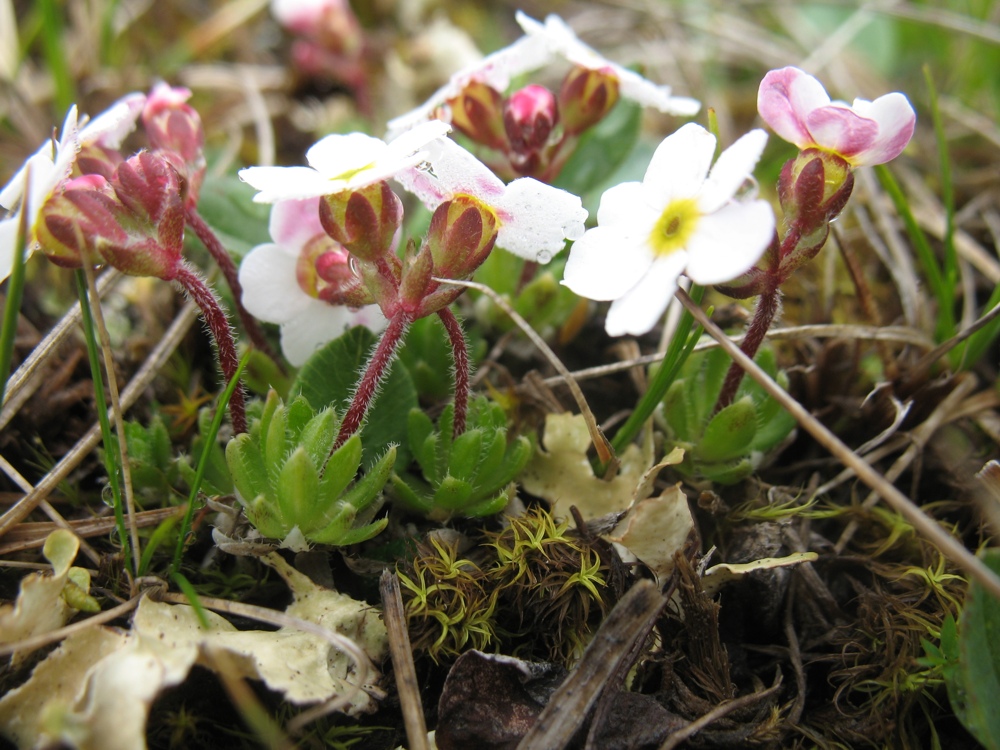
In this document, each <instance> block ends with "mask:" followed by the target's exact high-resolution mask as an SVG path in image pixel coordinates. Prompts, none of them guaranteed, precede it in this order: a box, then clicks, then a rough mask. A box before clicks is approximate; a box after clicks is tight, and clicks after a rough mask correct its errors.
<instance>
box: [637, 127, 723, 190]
mask: <svg viewBox="0 0 1000 750" xmlns="http://www.w3.org/2000/svg"><path fill="white" fill-rule="evenodd" d="M713 156H715V136H714V135H712V134H711V133H709V132H708V131H707V130H705V128H703V127H701V125H696V124H695V123H693V122H689V123H688V124H687V125H685V126H684V127H682V128H681V129H680V130H678V131H677V132H676V133H674V134H673V135H669V136H667V137H666V138H665V139H664V140H663V142H662V143H661V144H660V145H659V146H657V148H656V151H655V153H654V154H653V158H652V159H651V160H650V162H649V167H648V168H647V169H646V176H645V177H643V179H642V184H643V186H645V188H646V189H647V190H648V191H649V192H650V196H651V199H652V200H654V201H655V202H656V203H657V204H658V205H660V206H666V205H667V203H669V202H670V201H671V200H673V199H674V198H692V197H694V196H696V195H697V194H698V193H699V191H700V190H701V187H702V185H703V184H704V182H705V176H706V175H707V174H708V168H709V167H710V166H711V165H712V157H713Z"/></svg>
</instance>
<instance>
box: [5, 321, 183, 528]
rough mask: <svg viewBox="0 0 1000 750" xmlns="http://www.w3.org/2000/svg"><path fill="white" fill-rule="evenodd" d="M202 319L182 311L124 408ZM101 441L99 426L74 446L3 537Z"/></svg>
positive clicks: (12, 517)
mask: <svg viewBox="0 0 1000 750" xmlns="http://www.w3.org/2000/svg"><path fill="white" fill-rule="evenodd" d="M197 316H198V306H197V305H195V304H194V303H192V302H188V303H186V304H185V305H184V307H183V308H181V311H180V312H179V313H178V314H177V317H176V318H174V322H173V323H172V324H171V326H170V328H169V329H168V330H167V332H166V333H165V334H164V336H163V338H162V339H160V341H159V343H158V344H157V345H156V348H155V349H153V351H152V352H150V354H149V356H148V357H147V358H146V361H145V362H143V364H142V367H140V368H139V371H138V372H136V374H135V376H134V377H133V378H132V380H131V382H129V384H128V386H127V387H126V388H125V391H124V392H123V393H122V399H121V403H122V408H123V409H128V408H129V407H130V406H132V404H134V403H135V402H136V401H137V400H138V398H139V396H141V395H142V393H143V392H144V391H145V390H146V387H147V386H148V385H149V384H150V383H151V382H153V378H155V377H156V375H157V374H158V373H159V371H160V369H161V368H162V367H163V365H164V364H166V362H167V360H168V359H169V358H170V355H171V354H173V352H174V350H175V349H176V348H177V347H178V345H179V344H180V343H181V340H182V339H183V338H184V336H185V334H186V333H187V331H188V329H189V328H190V327H191V325H192V324H193V323H194V321H195V319H196V318H197ZM100 441H101V430H100V427H99V426H98V425H96V424H95V425H94V426H92V427H91V428H90V429H89V430H88V431H87V434H85V435H84V436H83V437H82V438H80V440H79V441H78V442H77V443H76V445H74V446H73V448H72V449H70V451H69V452H68V453H66V455H65V456H63V457H62V459H60V461H59V463H57V464H56V465H55V466H54V467H53V468H52V470H51V471H50V472H49V473H48V474H46V475H45V476H44V477H43V478H42V481H41V482H39V483H38V484H37V485H36V486H35V489H34V490H33V491H32V492H30V493H28V494H27V495H26V496H25V497H23V498H22V499H21V500H19V501H18V502H16V503H15V504H14V505H13V506H11V507H10V508H9V509H8V510H7V512H6V513H4V514H3V515H2V516H0V537H2V536H3V535H5V534H6V533H7V532H8V531H10V530H11V529H12V528H13V527H14V526H15V525H16V524H18V523H20V522H21V521H23V520H24V519H25V518H27V516H28V514H29V513H31V511H33V510H34V509H35V508H37V507H38V504H39V503H40V502H41V501H42V500H44V499H45V498H46V497H48V496H49V493H51V492H52V491H53V490H54V489H55V488H56V487H57V486H58V485H59V483H60V482H61V481H63V480H64V479H65V478H66V477H67V476H69V473H70V472H71V471H73V469H75V468H76V467H77V465H79V463H80V461H82V460H83V458H84V457H85V456H86V455H87V454H89V453H90V451H92V450H93V449H94V448H95V447H97V444H98V443H99V442H100Z"/></svg>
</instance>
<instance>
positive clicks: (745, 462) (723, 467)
mask: <svg viewBox="0 0 1000 750" xmlns="http://www.w3.org/2000/svg"><path fill="white" fill-rule="evenodd" d="M752 473H753V464H752V463H750V459H749V458H741V459H738V460H736V461H731V462H729V463H721V464H699V465H698V474H700V475H701V476H703V477H704V478H705V479H708V480H709V481H711V482H716V483H718V484H736V483H737V482H738V481H740V480H741V479H746V478H747V477H748V476H750V475H751V474H752Z"/></svg>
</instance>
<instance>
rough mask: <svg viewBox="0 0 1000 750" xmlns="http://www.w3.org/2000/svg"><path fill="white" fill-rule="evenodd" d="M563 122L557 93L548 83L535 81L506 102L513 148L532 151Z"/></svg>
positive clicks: (506, 114)
mask: <svg viewBox="0 0 1000 750" xmlns="http://www.w3.org/2000/svg"><path fill="white" fill-rule="evenodd" d="M557 122H559V106H558V104H557V103H556V97H555V95H553V93H552V92H551V91H549V90H548V89H547V88H545V87H544V86H539V85H538V84H534V83H533V84H531V85H530V86H525V87H524V88H523V89H520V90H518V91H515V92H514V93H513V94H511V95H510V97H509V98H508V99H507V101H506V102H504V106H503V124H504V127H505V128H506V130H507V138H508V140H510V145H511V148H513V149H514V151H515V152H516V153H518V154H528V153H531V152H532V151H537V150H539V149H541V148H543V147H544V146H545V145H546V144H547V143H548V140H549V136H550V135H551V134H552V129H553V128H554V127H555V126H556V123H557Z"/></svg>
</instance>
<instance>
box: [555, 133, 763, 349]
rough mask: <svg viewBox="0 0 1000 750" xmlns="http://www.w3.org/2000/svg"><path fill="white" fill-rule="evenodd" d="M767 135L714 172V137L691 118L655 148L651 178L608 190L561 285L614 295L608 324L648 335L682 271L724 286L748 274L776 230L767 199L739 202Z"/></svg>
mask: <svg viewBox="0 0 1000 750" xmlns="http://www.w3.org/2000/svg"><path fill="white" fill-rule="evenodd" d="M766 142H767V134H766V133H764V131H763V130H752V131H750V132H749V133H747V134H746V135H745V136H743V137H742V138H740V139H739V140H738V141H736V143H734V144H733V145H732V146H730V147H729V148H727V149H726V150H725V151H724V152H723V153H722V154H721V155H720V156H719V159H718V160H717V161H716V163H715V166H714V167H712V168H711V171H709V167H710V166H711V163H712V155H713V154H714V153H715V137H714V136H713V135H712V134H711V133H709V132H708V131H707V130H705V129H704V128H702V127H701V126H700V125H696V124H694V123H689V124H687V125H685V126H684V127H682V128H681V129H680V130H678V131H677V132H676V133H674V134H673V135H671V136H669V137H667V138H666V139H665V140H664V141H663V142H662V143H661V144H660V145H659V147H658V148H657V149H656V153H655V154H653V158H652V161H650V163H649V168H648V169H647V170H646V175H645V177H644V178H643V181H642V182H641V183H640V182H626V183H622V184H621V185H617V186H615V187H613V188H611V189H610V190H608V191H607V192H606V193H604V195H603V196H602V198H601V206H600V209H599V210H598V212H597V222H598V226H597V227H595V228H594V229H590V230H588V231H587V233H586V234H585V235H584V236H583V237H582V238H581V239H580V240H579V241H577V242H576V244H574V245H573V249H572V252H571V253H570V257H569V260H568V261H567V263H566V271H565V274H564V279H563V283H564V284H565V285H566V286H568V287H569V288H570V289H572V290H573V291H574V292H576V293H577V294H580V295H582V296H584V297H589V298H590V299H596V300H614V302H613V303H612V304H611V309H610V310H609V311H608V317H607V320H606V321H605V328H606V329H607V332H608V333H609V334H610V335H612V336H620V335H622V334H626V333H629V334H633V335H641V334H643V333H646V332H647V331H649V330H650V329H652V328H653V326H655V325H656V323H657V321H658V320H659V319H660V316H661V315H662V314H663V311H664V310H665V309H666V307H667V304H668V303H669V302H670V299H671V298H672V297H673V295H674V292H675V291H676V290H677V278H678V277H679V276H680V275H681V274H682V273H683V274H686V275H687V276H688V277H689V278H690V279H691V280H692V281H694V282H696V283H698V284H719V283H722V282H724V281H729V280H731V279H733V278H735V277H737V276H739V275H740V274H742V273H744V272H745V271H747V270H748V269H749V268H750V267H751V266H753V264H754V263H756V262H757V260H758V259H759V258H760V256H761V255H762V254H763V252H764V250H765V249H766V248H767V245H768V243H769V242H770V241H771V238H772V236H773V234H774V212H773V211H772V210H771V206H770V205H769V204H768V203H767V202H766V201H763V200H749V201H745V202H742V201H736V200H733V196H734V195H735V194H736V192H737V191H738V190H739V188H740V186H741V185H743V183H744V181H745V180H746V179H747V178H748V177H750V174H751V172H752V170H753V168H754V165H755V164H756V163H757V160H758V159H759V158H760V154H761V152H762V151H763V150H764V145H765V143H766Z"/></svg>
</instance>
